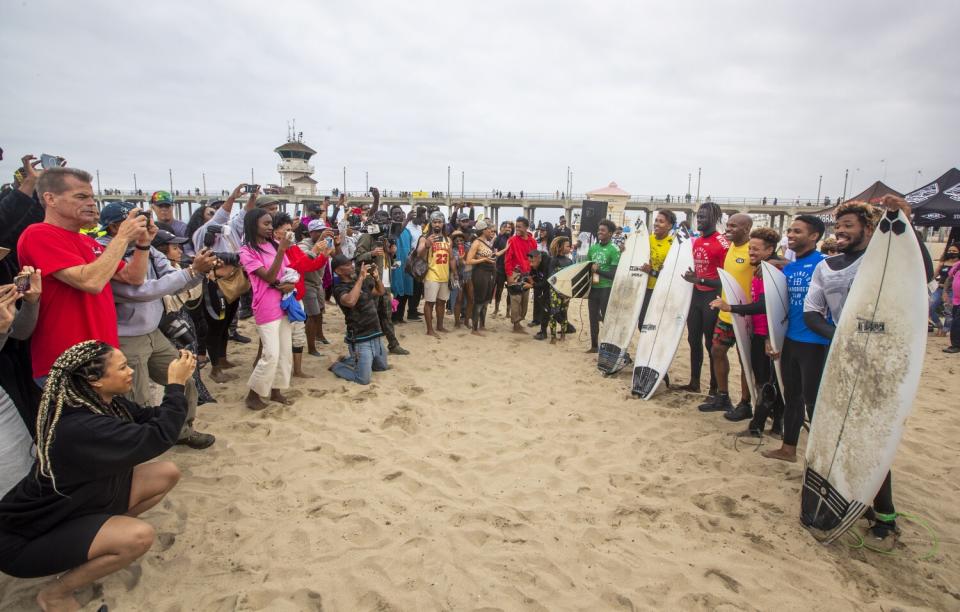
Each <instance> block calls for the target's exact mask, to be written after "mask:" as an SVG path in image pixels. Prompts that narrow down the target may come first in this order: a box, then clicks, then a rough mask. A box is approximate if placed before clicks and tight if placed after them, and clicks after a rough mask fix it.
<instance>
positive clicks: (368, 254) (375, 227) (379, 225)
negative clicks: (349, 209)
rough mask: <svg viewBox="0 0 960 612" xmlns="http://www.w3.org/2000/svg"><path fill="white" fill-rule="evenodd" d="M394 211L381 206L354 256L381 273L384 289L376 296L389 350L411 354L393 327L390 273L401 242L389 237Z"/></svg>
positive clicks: (394, 353)
mask: <svg viewBox="0 0 960 612" xmlns="http://www.w3.org/2000/svg"><path fill="white" fill-rule="evenodd" d="M389 232H390V214H389V213H388V212H387V211H385V210H377V211H375V212H374V213H373V216H372V217H370V221H369V222H368V223H367V231H366V233H364V234H363V235H362V236H360V239H359V240H357V250H356V252H355V253H354V259H355V260H356V261H357V263H359V264H361V265H366V264H370V263H372V264H373V265H374V266H375V268H376V270H375V273H376V274H377V275H378V276H379V278H380V282H381V284H382V285H383V287H384V291H383V293H382V294H381V295H379V296H378V297H377V299H376V302H377V313H378V314H379V315H380V329H381V330H382V331H383V335H384V336H386V337H387V350H388V351H389V352H390V354H392V355H409V354H410V352H409V351H408V350H407V349H405V348H403V347H402V346H400V340H398V339H397V334H396V333H395V332H394V329H393V321H392V320H391V314H392V310H393V295H391V293H390V292H391V285H390V280H391V279H390V275H391V273H392V272H393V261H394V255H395V253H396V250H397V245H396V244H392V243H391V242H390V239H389Z"/></svg>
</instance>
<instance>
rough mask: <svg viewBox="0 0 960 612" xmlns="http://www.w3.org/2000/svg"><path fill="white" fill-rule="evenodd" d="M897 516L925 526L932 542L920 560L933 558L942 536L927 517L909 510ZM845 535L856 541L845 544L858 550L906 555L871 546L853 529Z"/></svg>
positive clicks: (896, 515)
mask: <svg viewBox="0 0 960 612" xmlns="http://www.w3.org/2000/svg"><path fill="white" fill-rule="evenodd" d="M897 518H904V519H906V520H907V521H909V522H911V523H916V524H917V525H920V526H921V527H923V529H924V531H926V532H927V535H929V536H930V540H931V541H932V544H931V545H930V548H929V549H928V550H927V552H926V554H924V555H923V556H922V557H919V560H920V561H926V560H928V559H931V558H933V557H934V556H935V555H936V554H937V552H938V551H939V550H940V538H939V537H938V536H937V532H936V531H934V529H933V527H932V526H931V525H930V523H929V522H928V521H927V520H926V519H925V518H923V517H921V516H917V515H916V514H911V513H909V512H896V513H894V519H897ZM845 535H848V536H850V538H851V539H852V540H853V542H854V543H853V544H849V543H847V542H844V544H845V545H846V546H847V547H848V548H851V549H854V550H857V549H863V550H869V551H871V552H875V553H877V554H880V555H886V556H887V557H904V555H903V554H902V553H900V552H897V551H896V550H883V549H882V548H877V547H876V546H871V545H870V544H869V543H868V542H867V541H866V539H865V538H864V537H863V534H861V533H858V532H856V531H854V530H852V529H851V530H849V531H847V532H846V534H845Z"/></svg>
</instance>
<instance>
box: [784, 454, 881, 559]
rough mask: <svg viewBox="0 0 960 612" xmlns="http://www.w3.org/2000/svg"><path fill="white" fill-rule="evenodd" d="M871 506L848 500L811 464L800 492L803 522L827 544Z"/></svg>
mask: <svg viewBox="0 0 960 612" xmlns="http://www.w3.org/2000/svg"><path fill="white" fill-rule="evenodd" d="M866 510H867V507H866V506H865V505H864V504H862V503H860V502H858V501H847V500H846V499H845V498H844V497H843V495H841V494H840V493H839V492H838V491H837V490H836V489H835V488H834V486H833V485H832V484H830V482H829V481H828V480H827V479H826V478H824V477H823V476H821V475H820V474H818V473H817V472H816V470H813V469H811V468H810V467H807V469H806V470H805V472H804V475H803V491H802V493H801V495H800V522H801V523H803V524H804V526H805V527H807V529H810V530H811V531H813V532H814V537H816V538H817V539H818V540H819V541H821V542H822V543H824V544H829V543H830V542H832V541H834V540H835V539H836V538H838V537H839V536H840V535H842V534H843V533H844V532H846V531H847V530H848V529H850V527H852V526H853V524H854V523H855V522H857V519H859V518H860V517H861V516H862V515H863V513H864V512H866Z"/></svg>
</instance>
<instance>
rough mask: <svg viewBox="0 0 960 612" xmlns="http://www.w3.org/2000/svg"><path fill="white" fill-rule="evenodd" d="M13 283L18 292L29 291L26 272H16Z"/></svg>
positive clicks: (28, 277)
mask: <svg viewBox="0 0 960 612" xmlns="http://www.w3.org/2000/svg"><path fill="white" fill-rule="evenodd" d="M13 284H14V286H16V288H17V291H19V292H20V293H26V292H27V291H30V275H29V274H26V273H20V274H17V275H16V276H14V277H13Z"/></svg>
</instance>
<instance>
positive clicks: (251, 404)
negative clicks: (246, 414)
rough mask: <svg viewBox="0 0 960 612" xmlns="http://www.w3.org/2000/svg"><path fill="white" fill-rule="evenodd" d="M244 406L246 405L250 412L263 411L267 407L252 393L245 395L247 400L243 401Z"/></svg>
mask: <svg viewBox="0 0 960 612" xmlns="http://www.w3.org/2000/svg"><path fill="white" fill-rule="evenodd" d="M244 404H246V405H247V408H249V409H250V410H263V409H264V408H266V407H267V404H266V402H264V401H263V400H262V399H260V396H259V395H257V394H256V393H255V392H254V391H250V393H248V394H247V399H246V400H245V401H244Z"/></svg>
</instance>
